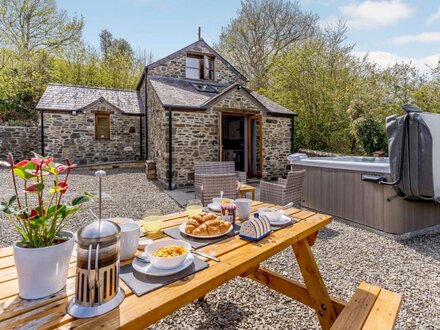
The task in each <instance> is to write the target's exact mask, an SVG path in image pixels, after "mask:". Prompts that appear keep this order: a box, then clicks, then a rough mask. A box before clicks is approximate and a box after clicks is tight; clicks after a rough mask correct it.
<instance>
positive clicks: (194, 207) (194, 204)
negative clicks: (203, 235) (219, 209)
mask: <svg viewBox="0 0 440 330" xmlns="http://www.w3.org/2000/svg"><path fill="white" fill-rule="evenodd" d="M202 211H203V204H202V201H201V200H200V199H190V200H189V201H188V204H186V213H187V214H188V217H193V216H195V215H198V214H200V213H202Z"/></svg>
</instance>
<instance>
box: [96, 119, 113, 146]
mask: <svg viewBox="0 0 440 330" xmlns="http://www.w3.org/2000/svg"><path fill="white" fill-rule="evenodd" d="M95 138H96V140H110V114H107V113H97V114H95Z"/></svg>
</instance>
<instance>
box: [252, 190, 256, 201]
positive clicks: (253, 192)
mask: <svg viewBox="0 0 440 330" xmlns="http://www.w3.org/2000/svg"><path fill="white" fill-rule="evenodd" d="M252 200H253V201H254V200H255V190H252Z"/></svg>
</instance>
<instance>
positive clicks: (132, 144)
mask: <svg viewBox="0 0 440 330" xmlns="http://www.w3.org/2000/svg"><path fill="white" fill-rule="evenodd" d="M95 112H105V113H110V140H96V139H95ZM144 127H145V126H143V129H142V132H140V118H139V116H129V115H125V114H122V113H120V112H119V111H117V110H115V109H113V108H112V107H109V106H108V105H106V104H105V103H103V104H100V103H98V104H96V105H95V106H94V107H93V108H88V109H87V110H86V111H85V112H84V113H77V115H72V114H71V113H70V112H67V113H62V112H56V113H55V112H51V113H49V112H45V113H44V135H45V139H44V145H45V153H46V154H47V155H52V156H54V157H55V158H56V159H63V158H69V159H70V160H72V161H74V162H76V163H78V164H80V165H86V164H93V163H101V162H113V161H130V160H139V159H142V156H141V152H140V145H141V142H140V138H141V137H140V134H142V139H143V142H142V143H143V145H145V139H144V132H145V129H144Z"/></svg>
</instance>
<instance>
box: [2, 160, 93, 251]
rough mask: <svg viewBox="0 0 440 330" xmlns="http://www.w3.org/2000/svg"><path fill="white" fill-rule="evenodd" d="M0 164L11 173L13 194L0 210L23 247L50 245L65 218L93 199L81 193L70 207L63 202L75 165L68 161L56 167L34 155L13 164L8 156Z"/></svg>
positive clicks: (52, 163) (63, 225)
mask: <svg viewBox="0 0 440 330" xmlns="http://www.w3.org/2000/svg"><path fill="white" fill-rule="evenodd" d="M0 165H1V166H3V167H6V168H8V169H9V170H10V171H11V176H12V182H13V189H14V191H15V195H14V196H12V197H11V198H9V200H7V201H3V202H1V206H0V211H1V212H3V213H5V214H7V215H8V216H9V218H10V219H11V222H12V224H13V225H14V227H15V229H16V230H17V232H18V234H19V235H20V236H21V244H22V245H23V246H25V247H29V248H39V247H46V246H51V245H53V244H54V242H55V240H56V239H58V238H59V233H60V231H61V230H63V228H64V227H65V226H66V224H67V220H68V219H69V217H70V216H72V215H73V214H75V213H76V212H77V211H79V209H80V207H81V206H82V205H81V204H84V203H86V202H89V201H91V200H92V199H93V197H92V195H91V194H88V193H85V194H84V195H81V196H78V197H76V198H75V199H73V200H72V202H71V204H70V205H69V204H65V203H63V200H62V199H63V197H64V195H65V193H66V192H67V190H68V189H69V185H68V184H67V180H68V177H69V174H70V171H71V169H72V168H73V167H75V166H76V165H74V164H71V163H70V162H69V161H68V160H66V165H64V164H57V163H54V162H53V159H52V158H51V157H42V156H40V155H38V154H35V157H33V158H32V159H31V160H23V161H21V162H19V163H14V159H13V157H12V154H9V155H8V161H7V162H5V161H3V162H1V163H0ZM63 174H65V176H63ZM17 179H21V180H23V185H24V190H23V193H24V196H23V194H19V187H18V185H17ZM46 188H48V189H46ZM45 190H46V193H45ZM32 196H35V198H33V197H32Z"/></svg>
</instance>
